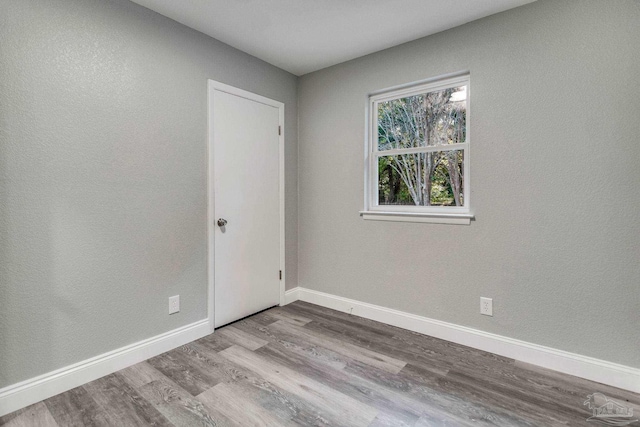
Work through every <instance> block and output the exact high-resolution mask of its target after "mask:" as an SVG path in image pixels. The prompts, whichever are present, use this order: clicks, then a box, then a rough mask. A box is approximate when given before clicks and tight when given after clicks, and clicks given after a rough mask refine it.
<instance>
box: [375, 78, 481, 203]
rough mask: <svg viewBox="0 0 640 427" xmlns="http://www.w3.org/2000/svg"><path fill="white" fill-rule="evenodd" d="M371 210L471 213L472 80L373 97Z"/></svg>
mask: <svg viewBox="0 0 640 427" xmlns="http://www.w3.org/2000/svg"><path fill="white" fill-rule="evenodd" d="M369 108H370V111H369V117H370V132H369V141H368V145H369V149H368V156H369V162H368V165H369V171H368V174H367V180H368V182H367V188H368V191H369V197H368V200H367V202H368V209H367V210H372V211H376V210H377V211H388V212H396V211H397V212H423V213H469V195H468V193H469V140H468V137H469V126H468V124H469V123H468V122H469V77H468V76H462V77H457V78H453V79H447V80H439V81H437V82H433V83H428V84H422V85H415V86H411V87H408V88H405V89H402V90H397V91H389V92H385V93H381V94H379V95H375V96H371V97H370V105H369Z"/></svg>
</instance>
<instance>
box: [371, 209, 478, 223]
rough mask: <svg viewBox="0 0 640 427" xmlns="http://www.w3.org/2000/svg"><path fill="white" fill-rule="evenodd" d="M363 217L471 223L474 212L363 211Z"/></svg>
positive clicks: (379, 219)
mask: <svg viewBox="0 0 640 427" xmlns="http://www.w3.org/2000/svg"><path fill="white" fill-rule="evenodd" d="M360 215H362V219H366V220H372V221H395V222H429V223H432V224H457V225H469V224H471V220H472V219H473V214H466V213H465V214H460V213H426V212H420V213H416V212H384V211H361V212H360Z"/></svg>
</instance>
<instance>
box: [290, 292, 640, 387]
mask: <svg viewBox="0 0 640 427" xmlns="http://www.w3.org/2000/svg"><path fill="white" fill-rule="evenodd" d="M297 300H301V301H305V302H309V303H312V304H316V305H319V306H322V307H326V308H331V309H333V310H337V311H342V312H344V313H351V314H354V315H356V316H360V317H364V318H367V319H371V320H376V321H378V322H382V323H386V324H388V325H393V326H397V327H399V328H403V329H408V330H410V331H414V332H419V333H422V334H425V335H430V336H432V337H436V338H440V339H443V340H447V341H451V342H455V343H458V344H462V345H466V346H469V347H473V348H477V349H479V350H484V351H488V352H491V353H495V354H498V355H500V356H504V357H508V358H511V359H515V360H519V361H522V362H526V363H530V364H532V365H537V366H542V367H543V368H547V369H552V370H554V371H559V372H562V373H565V374H569V375H575V376H577V377H581V378H585V379H588V380H591V381H596V382H599V383H602V384H607V385H610V386H613V387H618V388H621V389H625V390H630V391H633V392H636V393H640V369H637V368H632V367H629V366H625V365H619V364H617V363H612V362H607V361H605V360H600V359H596V358H593V357H589V356H582V355H580V354H575V353H569V352H567V351H563V350H557V349H554V348H550V347H545V346H542V345H538V344H533V343H529V342H526V341H520V340H517V339H513V338H508V337H504V336H501V335H496V334H492V333H489V332H483V331H480V330H477V329H472V328H467V327H465V326H459V325H455V324H453V323H448V322H442V321H440V320H435V319H429V318H427V317H422V316H417V315H415V314H410V313H405V312H402V311H398V310H393V309H390V308H385V307H381V306H377V305H373V304H368V303H365V302H360V301H355V300H352V299H348V298H343V297H339V296H335V295H331V294H326V293H324V292H318V291H313V290H311V289H305V288H300V287H298V288H294V289H290V290H289V291H287V292H286V294H285V301H286V302H287V304H288V303H290V302H293V301H297Z"/></svg>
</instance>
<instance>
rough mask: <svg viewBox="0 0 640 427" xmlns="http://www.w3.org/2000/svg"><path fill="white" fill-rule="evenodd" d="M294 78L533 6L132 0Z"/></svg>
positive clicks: (508, 2)
mask: <svg viewBox="0 0 640 427" xmlns="http://www.w3.org/2000/svg"><path fill="white" fill-rule="evenodd" d="M133 1H134V2H136V3H138V4H141V5H142V6H145V7H147V8H149V9H151V10H154V11H156V12H158V13H160V14H162V15H165V16H167V17H169V18H171V19H174V20H176V21H178V22H180V23H182V24H184V25H187V26H189V27H191V28H194V29H196V30H198V31H201V32H203V33H205V34H208V35H209V36H211V37H214V38H216V39H218V40H220V41H222V42H224V43H227V44H229V45H231V46H233V47H235V48H237V49H240V50H242V51H244V52H246V53H249V54H251V55H253V56H256V57H258V58H260V59H262V60H264V61H266V62H269V63H270V64H273V65H275V66H277V67H280V68H283V69H285V70H287V71H289V72H291V73H293V74H296V75H302V74H306V73H309V72H311V71H316V70H319V69H321V68H325V67H328V66H331V65H334V64H338V63H340V62H344V61H348V60H349V59H353V58H357V57H359V56H363V55H366V54H368V53H372V52H376V51H379V50H382V49H386V48H388V47H392V46H396V45H399V44H401V43H404V42H408V41H411V40H415V39H418V38H420V37H424V36H427V35H429V34H434V33H437V32H439V31H443V30H446V29H449V28H453V27H456V26H458V25H462V24H464V23H466V22H470V21H473V20H475V19H479V18H482V17H485V16H488V15H492V14H494V13H498V12H502V11H504V10H507V9H511V8H514V7H518V6H521V5H523V4H526V3H531V2H532V1H534V0H180V1H176V0H133Z"/></svg>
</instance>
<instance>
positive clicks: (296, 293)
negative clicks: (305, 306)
mask: <svg viewBox="0 0 640 427" xmlns="http://www.w3.org/2000/svg"><path fill="white" fill-rule="evenodd" d="M301 289H302V288H300V287H295V288H293V289H289V290H288V291H287V292H285V293H284V298H285V305H286V304H291V303H292V302H296V301H298V300H301V298H300V290H301Z"/></svg>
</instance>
